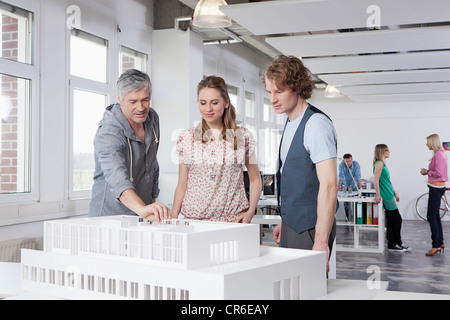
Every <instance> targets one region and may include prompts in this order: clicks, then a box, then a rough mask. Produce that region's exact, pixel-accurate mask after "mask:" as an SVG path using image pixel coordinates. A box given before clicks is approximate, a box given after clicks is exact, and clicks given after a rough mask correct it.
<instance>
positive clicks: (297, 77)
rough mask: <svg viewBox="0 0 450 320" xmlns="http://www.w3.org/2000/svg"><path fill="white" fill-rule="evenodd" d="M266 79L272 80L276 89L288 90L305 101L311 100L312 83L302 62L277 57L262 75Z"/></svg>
mask: <svg viewBox="0 0 450 320" xmlns="http://www.w3.org/2000/svg"><path fill="white" fill-rule="evenodd" d="M266 78H267V79H269V80H273V81H274V82H275V84H276V86H277V87H278V88H289V89H291V90H292V91H293V92H297V93H298V94H299V96H300V97H301V98H303V99H305V100H307V99H309V98H311V96H312V92H313V90H314V82H313V80H312V78H311V72H310V71H309V69H308V68H306V67H305V65H304V64H303V62H302V60H300V59H299V58H297V57H295V56H286V55H279V56H278V57H277V58H276V59H275V60H274V61H273V62H272V63H271V64H270V65H269V66H268V67H267V70H266V72H265V73H264V78H263V83H264V84H265V81H266Z"/></svg>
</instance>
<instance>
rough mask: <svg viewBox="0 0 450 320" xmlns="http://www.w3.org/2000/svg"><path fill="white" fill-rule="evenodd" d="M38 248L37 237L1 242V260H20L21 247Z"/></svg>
mask: <svg viewBox="0 0 450 320" xmlns="http://www.w3.org/2000/svg"><path fill="white" fill-rule="evenodd" d="M22 248H25V249H32V250H35V249H36V238H22V239H14V240H7V241H4V242H0V262H17V263H19V262H20V249H22Z"/></svg>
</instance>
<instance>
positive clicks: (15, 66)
mask: <svg viewBox="0 0 450 320" xmlns="http://www.w3.org/2000/svg"><path fill="white" fill-rule="evenodd" d="M32 30H33V13H31V12H28V11H26V10H23V9H21V8H17V7H12V6H10V5H8V4H5V3H3V2H0V32H1V36H2V37H1V41H0V70H2V72H1V73H0V138H1V139H0V195H2V197H5V196H7V195H18V194H30V193H31V192H32V172H31V170H32V166H31V161H32V158H31V148H32V145H33V140H32V138H31V128H32V121H33V119H32V114H31V110H32V108H31V105H32V103H33V101H32V100H33V99H35V97H34V96H33V94H32V92H33V82H36V81H37V71H36V69H37V68H36V67H34V66H33V65H32V64H33V58H34V56H33V50H32V46H31V43H32V40H33V32H32ZM36 100H37V99H35V101H36ZM3 199H6V198H2V201H3Z"/></svg>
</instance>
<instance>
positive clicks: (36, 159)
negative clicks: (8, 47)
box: [0, 0, 41, 219]
mask: <svg viewBox="0 0 450 320" xmlns="http://www.w3.org/2000/svg"><path fill="white" fill-rule="evenodd" d="M3 2H4V3H6V4H9V3H7V2H6V1H3ZM9 5H11V6H13V7H17V8H20V9H23V10H25V11H28V12H31V13H32V17H33V18H32V21H31V30H30V31H31V32H32V34H31V36H30V39H29V42H30V48H29V51H28V54H29V55H30V60H29V63H23V62H18V61H13V60H9V59H5V58H0V70H1V74H4V75H8V76H12V77H16V78H21V79H26V80H29V81H30V82H29V84H30V87H29V97H27V98H28V99H29V110H28V117H29V128H28V136H29V142H28V145H29V150H28V152H29V159H28V160H29V167H28V171H29V177H28V179H29V183H30V192H26V193H11V194H0V203H1V204H11V203H30V202H37V201H38V200H39V194H40V191H39V168H40V145H39V141H40V138H39V133H40V132H39V120H40V119H39V115H40V110H39V108H40V95H39V92H40V65H39V61H40V57H39V47H40V44H39V40H40V36H39V30H40V15H41V13H40V6H39V3H38V2H36V1H30V0H17V1H16V3H15V4H14V5H12V4H9ZM0 219H1V218H0Z"/></svg>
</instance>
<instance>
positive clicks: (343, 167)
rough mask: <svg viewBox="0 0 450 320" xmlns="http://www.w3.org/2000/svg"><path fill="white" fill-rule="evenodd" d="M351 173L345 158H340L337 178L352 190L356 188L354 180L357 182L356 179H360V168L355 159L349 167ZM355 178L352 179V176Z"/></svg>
mask: <svg viewBox="0 0 450 320" xmlns="http://www.w3.org/2000/svg"><path fill="white" fill-rule="evenodd" d="M350 171H351V174H350V172H349V168H347V164H346V163H345V160H342V161H341V162H340V163H339V180H342V184H343V185H344V186H347V187H348V186H352V188H353V190H356V187H357V186H356V184H355V181H356V182H358V180H361V168H360V166H359V163H358V162H357V161H352V166H351V167H350ZM352 175H353V178H355V181H353V178H352ZM339 187H340V186H339Z"/></svg>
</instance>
